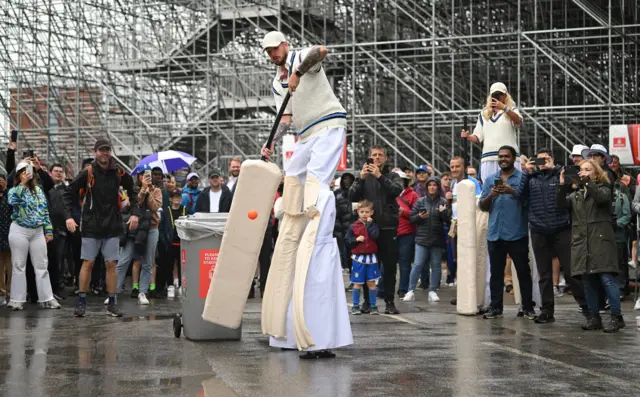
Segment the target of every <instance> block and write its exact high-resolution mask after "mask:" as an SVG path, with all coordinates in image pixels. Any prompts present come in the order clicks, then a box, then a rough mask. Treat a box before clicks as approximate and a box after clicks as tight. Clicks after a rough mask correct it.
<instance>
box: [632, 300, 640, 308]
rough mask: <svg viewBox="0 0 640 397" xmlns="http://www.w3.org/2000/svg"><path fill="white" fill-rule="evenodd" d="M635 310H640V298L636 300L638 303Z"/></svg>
mask: <svg viewBox="0 0 640 397" xmlns="http://www.w3.org/2000/svg"><path fill="white" fill-rule="evenodd" d="M633 310H640V298H638V300H637V301H636V305H635V306H634V307H633Z"/></svg>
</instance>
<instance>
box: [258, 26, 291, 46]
mask: <svg viewBox="0 0 640 397" xmlns="http://www.w3.org/2000/svg"><path fill="white" fill-rule="evenodd" d="M286 42H287V38H286V37H284V34H282V33H281V32H278V31H277V30H274V31H273V32H269V33H267V34H266V35H264V37H263V38H262V49H263V50H266V49H267V48H270V47H277V46H279V45H280V44H281V43H286Z"/></svg>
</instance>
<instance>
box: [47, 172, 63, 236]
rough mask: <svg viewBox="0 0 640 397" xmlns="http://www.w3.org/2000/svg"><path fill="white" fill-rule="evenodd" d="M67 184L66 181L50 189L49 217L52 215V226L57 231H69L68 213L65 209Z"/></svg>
mask: <svg viewBox="0 0 640 397" xmlns="http://www.w3.org/2000/svg"><path fill="white" fill-rule="evenodd" d="M65 190H67V186H66V185H65V184H64V183H61V184H59V185H58V186H55V187H54V188H53V189H51V190H49V192H48V193H49V217H51V226H53V230H54V231H55V232H56V233H59V232H61V233H62V234H66V232H67V223H66V221H67V218H66V216H67V214H66V212H65V210H64V192H65Z"/></svg>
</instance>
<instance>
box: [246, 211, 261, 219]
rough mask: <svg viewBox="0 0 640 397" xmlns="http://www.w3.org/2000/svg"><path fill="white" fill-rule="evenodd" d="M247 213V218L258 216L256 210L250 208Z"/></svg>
mask: <svg viewBox="0 0 640 397" xmlns="http://www.w3.org/2000/svg"><path fill="white" fill-rule="evenodd" d="M247 215H248V216H249V219H256V218H257V217H258V211H256V210H251V211H249V213H248V214H247Z"/></svg>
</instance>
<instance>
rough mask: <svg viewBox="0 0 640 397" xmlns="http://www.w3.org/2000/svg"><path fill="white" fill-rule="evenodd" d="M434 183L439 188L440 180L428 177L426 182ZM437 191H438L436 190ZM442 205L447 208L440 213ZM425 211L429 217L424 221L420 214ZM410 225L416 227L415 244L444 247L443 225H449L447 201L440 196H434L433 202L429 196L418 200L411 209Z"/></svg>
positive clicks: (449, 217)
mask: <svg viewBox="0 0 640 397" xmlns="http://www.w3.org/2000/svg"><path fill="white" fill-rule="evenodd" d="M431 181H435V182H437V183H438V187H440V180H439V179H438V178H436V177H433V176H432V177H430V178H429V179H428V180H427V185H428V184H429V182H431ZM438 191H439V190H438ZM441 205H444V206H446V207H447V208H446V209H445V210H444V211H442V212H440V206H441ZM422 211H427V212H428V213H429V216H428V217H427V218H426V219H422V218H421V217H420V215H419V214H420V212H422ZM409 219H410V221H411V223H413V224H414V225H416V226H417V228H416V244H420V245H422V246H425V247H443V248H444V247H445V246H446V240H445V236H444V225H445V224H447V223H451V207H450V206H448V205H447V200H446V199H445V198H442V197H440V194H439V193H438V195H437V196H436V198H435V200H434V199H432V198H431V196H430V195H428V194H427V195H426V196H424V197H422V198H419V199H418V201H416V203H415V204H414V205H413V208H412V209H411V215H410V216H409Z"/></svg>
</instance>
